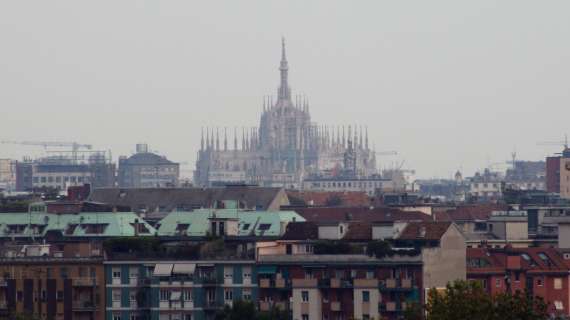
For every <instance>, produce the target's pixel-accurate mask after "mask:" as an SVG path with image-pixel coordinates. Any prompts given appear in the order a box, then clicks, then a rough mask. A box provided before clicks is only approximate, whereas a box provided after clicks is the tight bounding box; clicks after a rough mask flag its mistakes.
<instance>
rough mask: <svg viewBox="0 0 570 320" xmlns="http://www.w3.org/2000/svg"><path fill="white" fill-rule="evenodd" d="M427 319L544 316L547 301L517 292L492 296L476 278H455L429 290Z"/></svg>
mask: <svg viewBox="0 0 570 320" xmlns="http://www.w3.org/2000/svg"><path fill="white" fill-rule="evenodd" d="M426 311H427V314H428V316H427V320H451V319H454V320H455V319H463V320H505V319H506V320H530V319H533V320H543V319H548V314H547V305H546V303H544V301H543V300H542V299H541V298H538V297H531V296H529V295H527V294H523V293H520V292H517V293H516V294H514V295H512V294H510V293H506V294H498V295H495V296H490V295H489V294H487V292H485V290H483V288H481V286H480V285H479V284H478V283H476V282H468V281H455V282H454V283H452V284H448V285H447V287H446V288H445V290H444V291H443V292H439V291H438V290H436V289H431V290H430V291H429V294H428V298H427V304H426Z"/></svg>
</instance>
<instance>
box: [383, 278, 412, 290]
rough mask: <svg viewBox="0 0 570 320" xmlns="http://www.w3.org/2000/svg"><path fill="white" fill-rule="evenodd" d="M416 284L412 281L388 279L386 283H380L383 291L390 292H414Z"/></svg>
mask: <svg viewBox="0 0 570 320" xmlns="http://www.w3.org/2000/svg"><path fill="white" fill-rule="evenodd" d="M413 288H414V284H413V282H412V279H386V280H384V282H380V289H381V290H389V291H406V290H412V289H413Z"/></svg>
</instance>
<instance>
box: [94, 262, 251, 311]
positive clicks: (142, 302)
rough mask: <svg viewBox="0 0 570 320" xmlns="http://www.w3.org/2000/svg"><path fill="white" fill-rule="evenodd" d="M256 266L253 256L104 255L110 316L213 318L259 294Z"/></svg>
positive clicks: (107, 309) (107, 302)
mask: <svg viewBox="0 0 570 320" xmlns="http://www.w3.org/2000/svg"><path fill="white" fill-rule="evenodd" d="M255 270H256V268H255V261H254V260H243V261H239V260H232V261H219V260H218V261H217V260H192V261H189V260H166V261H165V260H160V261H150V260H149V261H138V260H133V261H116V260H115V261H106V262H105V274H106V283H105V290H106V296H107V300H106V304H107V308H106V315H107V319H112V320H135V319H136V320H139V319H141V320H142V319H160V320H200V319H213V318H214V316H215V314H216V312H217V311H219V310H221V309H222V308H223V307H224V306H226V305H228V306H231V305H232V303H233V302H234V301H237V300H244V301H256V300H257V275H256V272H255Z"/></svg>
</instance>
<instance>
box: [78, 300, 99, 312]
mask: <svg viewBox="0 0 570 320" xmlns="http://www.w3.org/2000/svg"><path fill="white" fill-rule="evenodd" d="M97 308H98V306H97V304H95V303H94V302H93V301H88V300H85V301H73V305H72V310H73V311H95V310H97Z"/></svg>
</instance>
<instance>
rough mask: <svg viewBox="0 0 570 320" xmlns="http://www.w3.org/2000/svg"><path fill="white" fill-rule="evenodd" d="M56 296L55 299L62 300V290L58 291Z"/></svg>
mask: <svg viewBox="0 0 570 320" xmlns="http://www.w3.org/2000/svg"><path fill="white" fill-rule="evenodd" d="M56 298H57V301H62V300H63V291H58V292H57V296H56Z"/></svg>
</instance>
